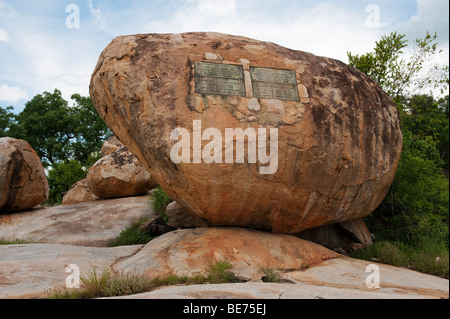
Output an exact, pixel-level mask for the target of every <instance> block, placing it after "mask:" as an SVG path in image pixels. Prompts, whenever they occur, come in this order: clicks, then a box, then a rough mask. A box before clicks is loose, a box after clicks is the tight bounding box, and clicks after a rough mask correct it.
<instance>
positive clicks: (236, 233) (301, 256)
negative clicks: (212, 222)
mask: <svg viewBox="0 0 450 319" xmlns="http://www.w3.org/2000/svg"><path fill="white" fill-rule="evenodd" d="M339 256H341V255H339V254H338V253H336V252H334V251H332V250H329V249H327V248H325V247H323V246H321V245H318V244H315V243H313V242H310V241H306V240H303V239H300V238H298V237H295V236H292V235H287V234H276V233H270V232H264V231H258V230H253V229H247V228H238V227H224V228H220V227H203V228H193V229H182V230H176V231H172V232H170V233H166V234H164V235H162V236H160V237H158V238H156V239H154V240H152V241H150V242H149V243H148V244H146V245H145V246H144V247H143V248H142V250H140V251H139V252H138V253H137V254H136V255H134V256H133V257H130V258H128V259H125V260H122V261H120V262H118V263H117V264H116V265H115V266H114V270H115V271H118V272H122V271H123V272H135V273H141V274H145V275H146V276H147V277H149V278H151V279H153V278H156V277H162V276H167V275H170V274H176V275H179V276H193V275H196V274H202V273H205V271H206V270H207V269H208V266H209V265H211V264H212V263H213V262H214V261H218V260H226V261H228V262H230V263H231V264H232V265H233V266H234V272H235V274H236V275H237V276H239V277H242V278H243V279H246V280H259V279H260V278H261V276H262V275H263V273H262V272H261V267H270V268H274V269H281V270H292V269H303V268H307V267H310V266H312V265H316V264H320V263H321V262H322V261H323V260H327V259H330V258H337V257H339Z"/></svg>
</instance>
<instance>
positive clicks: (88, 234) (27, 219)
mask: <svg viewBox="0 0 450 319" xmlns="http://www.w3.org/2000/svg"><path fill="white" fill-rule="evenodd" d="M155 216H156V212H155V211H154V209H153V205H152V203H151V201H149V196H148V195H144V196H133V197H128V198H115V199H107V200H96V201H94V202H84V203H78V204H72V205H64V206H55V207H46V208H39V209H37V208H35V209H33V210H28V211H23V212H16V213H14V214H4V215H0V239H3V240H8V241H14V240H15V239H20V240H22V241H26V242H33V243H36V242H38V243H49V244H50V243H51V244H71V245H82V246H90V247H101V246H107V245H108V244H109V243H110V242H111V241H113V240H114V239H116V238H117V237H118V236H119V235H120V232H121V231H122V230H124V229H126V228H127V227H129V226H130V224H131V223H132V222H133V221H135V220H139V219H141V218H151V217H155Z"/></svg>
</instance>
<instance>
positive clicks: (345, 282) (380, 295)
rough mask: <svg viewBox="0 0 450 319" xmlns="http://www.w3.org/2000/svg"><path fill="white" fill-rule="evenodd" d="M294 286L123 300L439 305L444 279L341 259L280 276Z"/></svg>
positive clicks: (201, 289)
mask: <svg viewBox="0 0 450 319" xmlns="http://www.w3.org/2000/svg"><path fill="white" fill-rule="evenodd" d="M369 264H372V265H376V266H378V267H379V271H380V288H368V287H366V284H365V281H366V278H367V276H369V275H370V273H366V271H365V270H366V267H367V265H369ZM284 278H286V279H290V280H292V281H293V283H262V282H246V283H232V284H211V285H192V286H175V287H165V288H161V289H158V290H154V291H151V292H148V293H142V294H137V295H131V296H122V297H119V298H123V299H167V298H171V299H441V298H447V299H448V298H449V281H448V280H447V279H443V278H439V277H436V276H431V275H427V274H422V273H419V272H416V271H413V270H409V269H406V268H400V267H394V266H390V265H384V264H379V263H371V262H368V261H364V260H359V259H353V258H348V257H341V258H335V259H329V260H326V261H324V262H322V263H321V264H319V265H317V266H314V267H311V268H308V269H306V270H303V271H293V272H288V273H285V274H284Z"/></svg>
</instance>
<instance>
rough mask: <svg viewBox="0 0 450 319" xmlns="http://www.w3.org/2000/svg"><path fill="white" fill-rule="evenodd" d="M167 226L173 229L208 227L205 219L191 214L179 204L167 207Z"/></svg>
mask: <svg viewBox="0 0 450 319" xmlns="http://www.w3.org/2000/svg"><path fill="white" fill-rule="evenodd" d="M166 216H167V219H168V221H167V225H168V226H170V227H172V228H175V229H176V228H196V227H208V226H209V225H208V223H207V222H205V221H204V220H203V219H201V218H200V217H198V216H197V215H194V214H192V213H189V212H188V211H186V210H185V209H184V208H183V207H182V206H180V204H178V203H177V202H171V203H169V204H168V205H167V207H166Z"/></svg>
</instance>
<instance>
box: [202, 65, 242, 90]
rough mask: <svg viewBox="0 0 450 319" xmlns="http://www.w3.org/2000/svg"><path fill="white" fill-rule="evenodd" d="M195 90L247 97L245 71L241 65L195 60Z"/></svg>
mask: <svg viewBox="0 0 450 319" xmlns="http://www.w3.org/2000/svg"><path fill="white" fill-rule="evenodd" d="M194 67H195V92H196V93H206V94H216V95H238V96H244V97H245V85H244V71H243V68H242V66H240V65H231V64H222V63H211V62H195V65H194Z"/></svg>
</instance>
